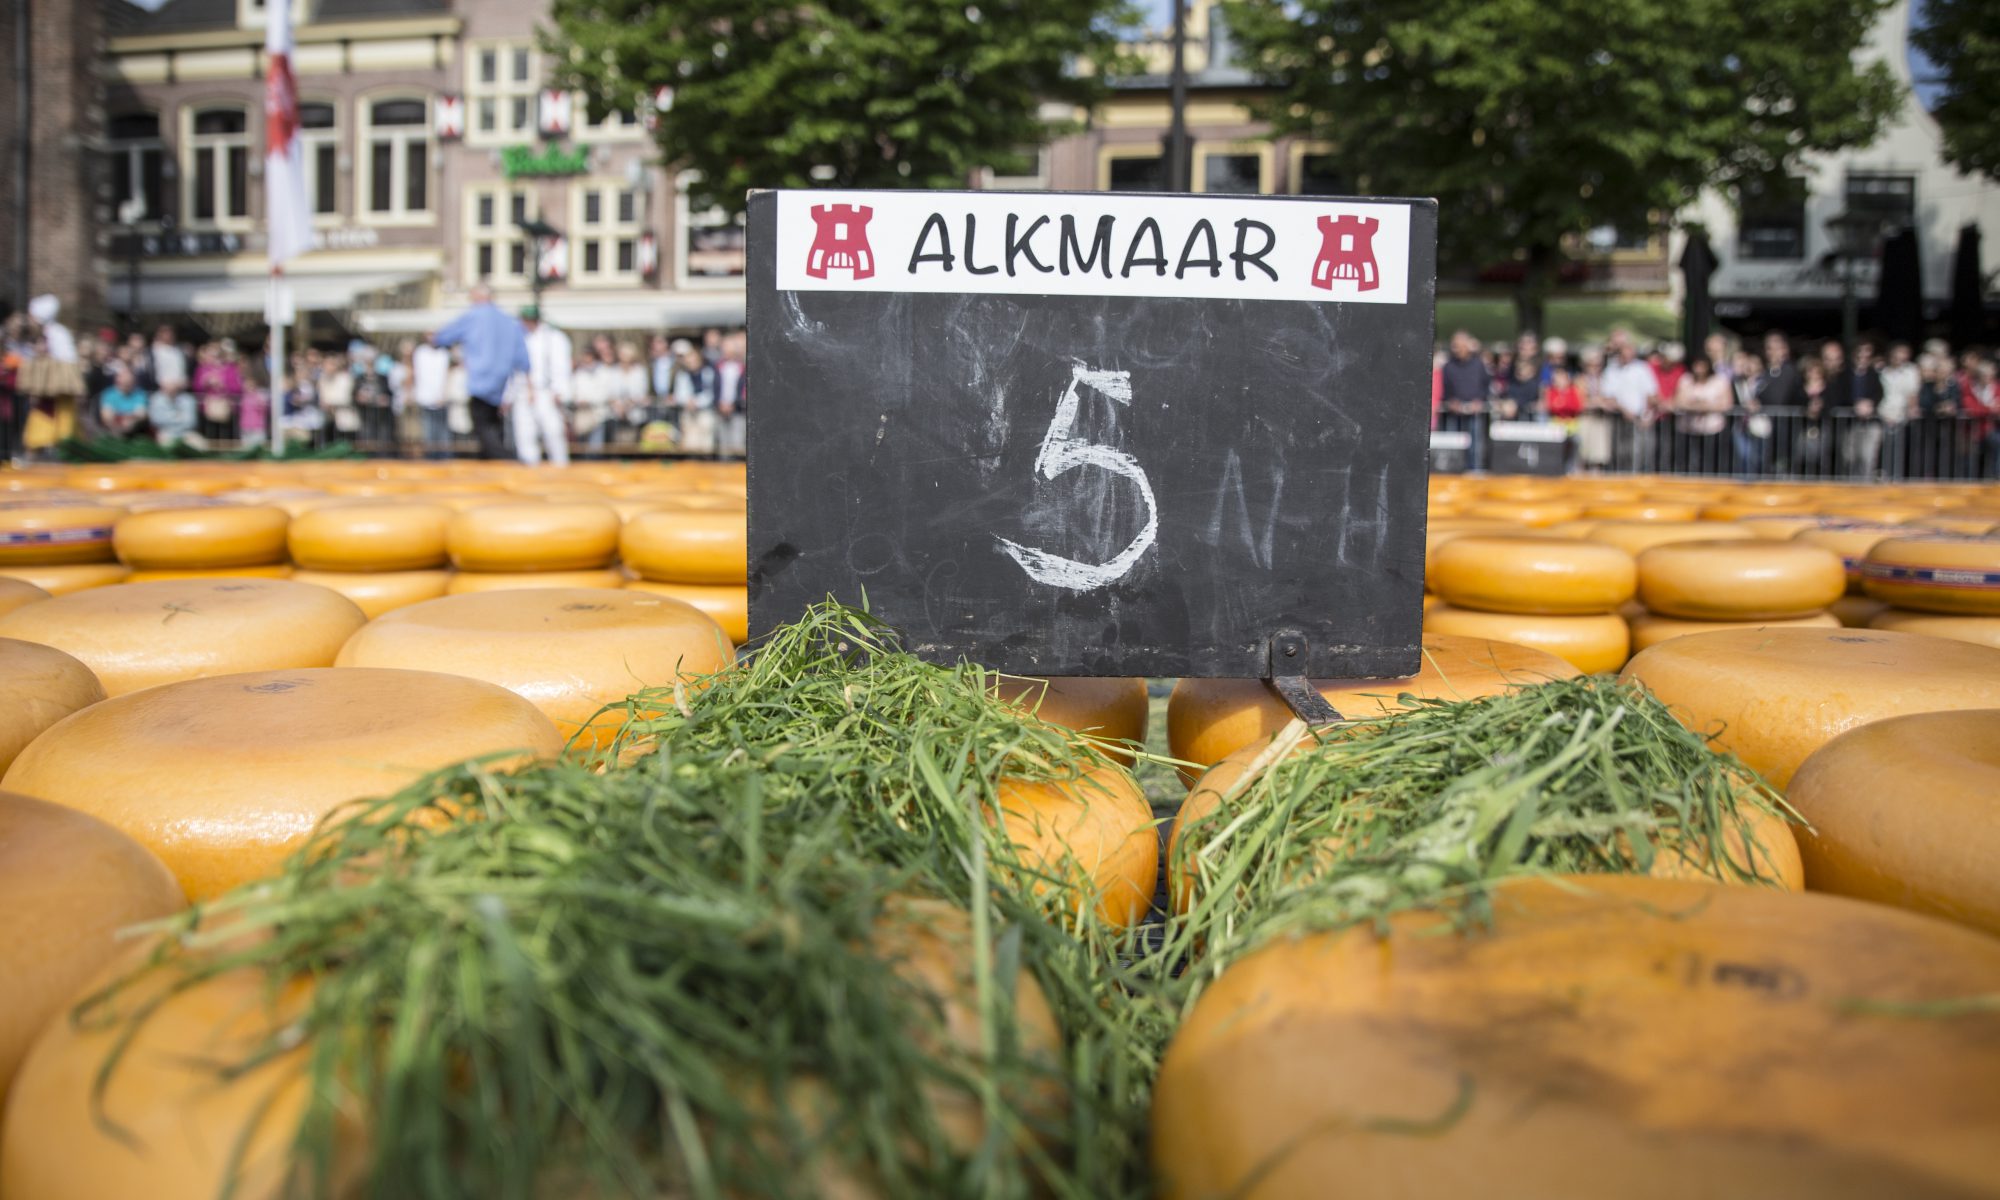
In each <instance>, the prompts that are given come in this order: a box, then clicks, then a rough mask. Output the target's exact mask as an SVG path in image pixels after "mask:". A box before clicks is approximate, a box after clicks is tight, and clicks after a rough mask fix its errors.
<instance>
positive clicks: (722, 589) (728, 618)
mask: <svg viewBox="0 0 2000 1200" xmlns="http://www.w3.org/2000/svg"><path fill="white" fill-rule="evenodd" d="M625 587H626V588H627V589H628V590H631V591H634V592H651V593H653V594H654V595H655V596H671V597H672V598H674V599H675V600H678V601H680V602H681V603H682V604H691V605H693V606H694V607H695V608H698V609H700V610H701V611H702V612H704V613H706V614H708V618H709V619H710V620H712V621H714V622H715V623H716V624H717V625H720V626H722V632H724V633H726V634H728V635H729V640H730V641H732V642H735V643H736V644H737V645H739V646H740V645H742V644H743V643H744V642H747V641H749V640H750V589H749V588H747V587H744V586H742V585H740V584H727V583H662V582H660V581H659V580H656V579H632V580H627V581H626V583H625Z"/></svg>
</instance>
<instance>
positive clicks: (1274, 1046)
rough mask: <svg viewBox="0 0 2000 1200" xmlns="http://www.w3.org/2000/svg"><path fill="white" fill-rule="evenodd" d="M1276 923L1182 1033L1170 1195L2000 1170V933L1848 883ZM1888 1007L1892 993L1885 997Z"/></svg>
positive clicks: (1170, 1066) (1754, 1189)
mask: <svg viewBox="0 0 2000 1200" xmlns="http://www.w3.org/2000/svg"><path fill="white" fill-rule="evenodd" d="M1445 920H1446V918H1443V917H1440V916H1438V915H1435V914H1431V913H1422V912H1406V913H1402V914H1400V915H1397V916H1395V917H1392V918H1390V919H1389V920H1388V922H1387V923H1386V927H1385V928H1384V929H1382V930H1379V931H1378V929H1377V928H1376V927H1373V926H1370V925H1366V924H1364V925H1361V926H1357V927H1355V928H1351V929H1348V930H1345V931H1342V932H1330V933H1311V934H1304V935H1300V936H1297V937H1293V938H1287V939H1281V940H1277V941H1274V942H1272V943H1270V944H1268V945H1266V946H1265V947H1263V948H1262V949H1260V950H1258V951H1256V952H1254V953H1253V954H1251V955H1249V956H1247V957H1245V958H1243V959H1241V960H1239V961H1237V962H1236V963H1234V964H1231V965H1230V966H1229V967H1228V968H1227V969H1226V970H1224V971H1223V972H1222V974H1221V976H1220V977H1219V978H1218V979H1216V980H1215V981H1214V982H1213V983H1211V984H1210V985H1209V986H1208V988H1207V990H1206V991H1205V992H1204V993H1203V994H1202V995H1201V997H1200V999H1199V1000H1198V1001H1197V1002H1196V1004H1195V1006H1194V1008H1193V1010H1192V1011H1191V1012H1190V1013H1189V1015H1188V1017H1187V1019H1186V1021H1185V1022H1184V1023H1183V1024H1182V1025H1181V1027H1180V1028H1179V1030H1178V1031H1177V1032H1176V1033H1175V1035H1174V1038H1173V1041H1172V1043H1171V1044H1170V1045H1169V1046H1168V1048H1167V1052H1166V1055H1165V1057H1164V1059H1163V1061H1162V1063H1161V1066H1160V1073H1159V1078H1158V1081H1157V1084H1156V1086H1155V1089H1154V1097H1153V1111H1152V1137H1151V1140H1150V1142H1151V1147H1152V1150H1151V1153H1152V1161H1153V1165H1154V1168H1155V1172H1154V1173H1155V1180H1156V1186H1157V1189H1158V1190H1157V1195H1159V1196H1160V1197H1161V1200H1196V1198H1198V1197H1199V1198H1210V1197H1218V1196H1230V1197H1235V1198H1237V1200H1281V1198H1282V1200H1289V1198H1292V1197H1306V1196H1327V1195H1338V1196H1341V1197H1343V1198H1347V1200H1378V1198H1379V1200H1406V1198H1409V1197H1448V1196H1467V1197H1470V1196H1508V1197H1534V1198H1536V1200H1599V1198H1601V1197H1605V1196H1608V1195H1615V1196H1618V1197H1619V1198H1620V1200H1708V1198H1711V1197H1717V1196H1744V1197H1749V1196H1794V1197H1806V1196H1810V1197H1815V1198H1816V1200H1876V1198H1879V1197H1887V1196H1896V1197H1915V1196H1923V1197H1936V1198H1942V1197H1972V1196H1991V1195H1993V1194H1995V1192H1996V1188H2000V1184H1996V1181H2000V1138H1996V1137H1994V1136H1993V1130H1994V1129H1995V1128H2000V1088H1996V1087H1994V1086H1993V1080H1994V1079H1995V1078H2000V1014H1996V1013H1994V1012H1992V1011H1990V1010H1988V1011H1984V1012H1982V1011H1979V1010H1978V1009H1977V1008H1974V1009H1973V1010H1972V1011H1970V1012H1964V1013H1960V1014H1958V1015H1953V1016H1938V1015H1930V1014H1928V1013H1926V1011H1925V1008H1926V1006H1927V1005H1934V1004H1935V1005H1943V1006H1949V1005H1951V1004H1952V1003H1953V1002H1960V1003H1962V1002H1964V1001H1965V1000H1966V999H1967V998H1968V997H1979V996H1990V995H1993V994H1995V993H1996V992H2000V940H1996V939H1993V938H1989V937H1985V936H1983V935H1981V934H1978V933H1975V932H1973V931H1971V930H1967V929H1963V928H1960V927H1958V926H1955V925H1952V924H1950V923H1948V922H1944V921H1938V920H1934V919H1931V918H1927V917H1922V916H1918V915H1916V914H1912V913H1906V912H1899V911H1897V910H1895V909H1891V908H1884V907H1882V906H1880V905H1872V904H1860V903H1856V902H1854V901H1851V900H1846V899H1843V898H1840V897H1835V896H1816V895H1811V894H1803V895H1795V894H1791V893H1786V892H1780V891H1776V890H1771V889H1765V888H1718V887H1714V886H1711V885H1708V884H1703V883H1697V882H1692V881H1686V880H1664V879H1646V878H1631V877H1616V876H1570V877H1565V878H1561V879H1557V880H1549V881H1542V880H1526V881H1520V882H1517V883H1510V884H1507V885H1505V886H1503V887H1501V888H1500V889H1499V890H1498V893H1497V895H1496V896H1495V897H1494V913H1493V919H1492V922H1491V925H1490V927H1487V926H1478V927H1475V928H1474V929H1472V930H1469V931H1467V932H1464V933H1458V932H1454V931H1453V930H1452V929H1451V928H1450V927H1449V926H1448V925H1446V924H1445ZM1869 1005H1872V1006H1876V1007H1873V1008H1868V1007H1864V1006H1869Z"/></svg>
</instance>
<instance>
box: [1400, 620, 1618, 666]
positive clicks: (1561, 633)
mask: <svg viewBox="0 0 2000 1200" xmlns="http://www.w3.org/2000/svg"><path fill="white" fill-rule="evenodd" d="M1432 634H1451V635H1453V636H1456V637H1468V638H1484V639H1486V640H1488V641H1494V642H1513V643H1515V644H1516V645H1520V646H1527V647H1529V648H1531V649H1535V650H1541V651H1545V652H1546V653H1549V654H1553V655H1555V656H1556V657H1557V658H1560V659H1562V660H1564V661H1565V662H1567V663H1569V664H1570V665H1571V666H1573V667H1575V668H1576V669H1577V670H1578V671H1581V672H1583V673H1584V674H1586V675H1592V674H1596V673H1598V672H1600V671H1616V670H1617V669H1618V668H1619V667H1621V666H1624V665H1625V659H1626V657H1627V656H1628V655H1629V653H1630V651H1631V645H1632V643H1631V638H1632V634H1631V630H1629V629H1628V628H1626V625H1625V618H1623V617H1621V616H1619V615H1618V614H1617V613H1596V614H1590V615H1586V616H1538V615H1534V614H1529V613H1493V612H1480V611H1478V610H1477V609H1470V608H1459V607H1458V606H1456V605H1452V604H1440V605H1438V606H1437V607H1436V608H1433V609H1431V610H1430V611H1429V612H1427V613H1425V614H1424V635H1425V637H1426V638H1427V639H1428V638H1429V637H1430V635H1432Z"/></svg>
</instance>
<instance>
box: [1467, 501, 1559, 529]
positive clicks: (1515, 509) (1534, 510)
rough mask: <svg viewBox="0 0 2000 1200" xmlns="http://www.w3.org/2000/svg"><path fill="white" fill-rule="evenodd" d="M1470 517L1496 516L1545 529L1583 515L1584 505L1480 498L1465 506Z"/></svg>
mask: <svg viewBox="0 0 2000 1200" xmlns="http://www.w3.org/2000/svg"><path fill="white" fill-rule="evenodd" d="M1465 515H1466V516H1468V517H1495V518H1498V519H1500V520H1503V521H1517V522H1519V523H1520V524H1523V525H1529V526H1533V527H1534V528H1537V529H1545V528H1547V527H1548V526H1550V525H1556V524H1560V523H1561V522H1563V521H1574V520H1576V519H1577V518H1578V517H1581V516H1582V515H1583V505H1581V504H1572V503H1570V502H1569V501H1567V500H1553V499H1551V500H1480V501H1477V502H1475V503H1472V504H1468V505H1466V506H1465Z"/></svg>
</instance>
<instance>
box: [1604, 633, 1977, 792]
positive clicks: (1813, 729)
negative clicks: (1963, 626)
mask: <svg viewBox="0 0 2000 1200" xmlns="http://www.w3.org/2000/svg"><path fill="white" fill-rule="evenodd" d="M1622 677H1623V678H1625V679H1630V680H1636V681H1637V682H1639V683H1642V684H1645V685H1646V687H1647V688H1649V689H1651V690H1652V692H1653V694H1654V695H1656V696H1658V697H1659V698H1660V699H1661V700H1662V701H1663V702H1665V703H1666V705H1667V706H1668V707H1669V708H1671V709H1672V710H1673V712H1674V715H1675V716H1676V717H1678V718H1679V719H1680V722H1681V724H1683V725H1686V726H1687V727H1688V728H1689V729H1692V730H1694V731H1695V732H1696V733H1700V734H1704V735H1706V736H1709V737H1710V738H1712V739H1713V740H1714V742H1715V744H1716V745H1717V746H1718V747H1719V748H1721V749H1724V750H1728V751H1731V752H1733V753H1734V754H1735V755H1736V756H1737V757H1738V758H1741V759H1742V760H1743V761H1744V762H1745V763H1748V764H1749V765H1750V766H1751V767H1753V768H1755V769H1756V770H1757V771H1759V772H1761V773H1762V774H1763V775H1764V777H1765V778H1766V779H1768V780H1770V781H1771V783H1772V785H1773V786H1775V787H1778V788H1781V789H1782V788H1783V787H1785V785H1786V784H1788V783H1789V782H1791V778H1792V773H1793V772H1794V771H1796V770H1798V766H1799V764H1800V763H1801V762H1804V761H1805V758H1806V756H1807V755H1808V754H1811V753H1812V752H1813V751H1815V750H1817V749H1819V748H1820V747H1821V746H1824V745H1825V744H1826V743H1827V742H1829V741H1832V740H1833V739H1834V738H1835V737H1838V736H1839V735H1840V734H1842V733H1845V732H1846V731H1847V730H1849V729H1852V728H1854V727H1855V726H1856V725H1865V724H1867V723H1868V722H1870V721H1879V720H1882V719H1884V718H1886V717H1895V716H1901V715H1903V714H1905V713H1918V712H1943V711H1948V710H1954V709H1963V708H1992V707H1996V706H2000V650H1988V649H1987V648H1985V647H1983V646H1968V645H1966V644H1964V643H1962V642H1954V641H1947V640H1945V639H1943V638H1931V637H1921V636H1918V635H1917V634H1912V633H1884V632H1878V631H1875V630H1864V629H1738V630H1730V631H1727V632H1723V633H1704V634H1699V635H1697V636H1694V637H1684V638H1675V639H1673V640H1672V641H1670V642H1662V643H1660V644H1659V645H1657V646H1654V647H1652V648H1651V649H1648V650H1642V651H1640V652H1639V653H1638V654H1636V655H1634V656H1633V658H1632V661H1631V663H1630V664H1629V665H1627V666H1626V668H1625V673H1624V675H1623V676H1622Z"/></svg>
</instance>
